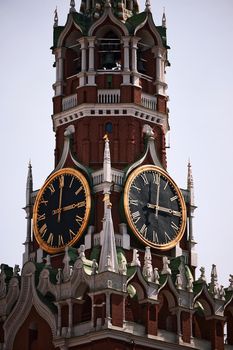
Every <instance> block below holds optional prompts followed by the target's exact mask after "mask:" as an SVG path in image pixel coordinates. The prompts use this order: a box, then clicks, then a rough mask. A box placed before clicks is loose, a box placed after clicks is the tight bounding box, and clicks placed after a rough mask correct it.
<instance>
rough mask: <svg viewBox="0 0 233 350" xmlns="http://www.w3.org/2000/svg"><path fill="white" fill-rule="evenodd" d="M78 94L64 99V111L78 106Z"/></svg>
mask: <svg viewBox="0 0 233 350" xmlns="http://www.w3.org/2000/svg"><path fill="white" fill-rule="evenodd" d="M77 103H78V101H77V95H76V94H75V95H71V96H68V97H64V98H63V99H62V111H67V110H68V109H71V108H73V107H76V106H77Z"/></svg>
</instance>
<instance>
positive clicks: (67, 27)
mask: <svg viewBox="0 0 233 350" xmlns="http://www.w3.org/2000/svg"><path fill="white" fill-rule="evenodd" d="M72 26H74V27H75V28H76V29H77V30H78V31H80V33H82V34H83V31H82V29H81V27H79V26H78V24H77V23H76V22H75V21H74V20H73V17H72V16H69V17H68V20H67V22H66V25H65V28H64V30H63V31H62V33H61V35H60V37H59V39H58V42H57V47H61V46H62V45H63V42H64V40H65V38H66V36H67V34H68V33H69V31H70V29H71V28H72Z"/></svg>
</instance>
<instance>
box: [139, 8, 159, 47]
mask: <svg viewBox="0 0 233 350" xmlns="http://www.w3.org/2000/svg"><path fill="white" fill-rule="evenodd" d="M146 23H148V25H149V28H150V30H151V31H152V33H153V34H154V36H155V38H156V40H157V43H158V46H160V47H163V43H162V39H161V37H160V35H159V33H158V31H157V28H156V25H155V24H154V21H153V17H152V14H151V13H150V12H148V14H147V16H146V18H145V20H144V21H143V22H142V23H140V24H139V25H138V26H137V27H136V28H135V30H134V35H136V34H137V32H138V31H139V30H140V29H142V28H143V27H144V26H145V25H146Z"/></svg>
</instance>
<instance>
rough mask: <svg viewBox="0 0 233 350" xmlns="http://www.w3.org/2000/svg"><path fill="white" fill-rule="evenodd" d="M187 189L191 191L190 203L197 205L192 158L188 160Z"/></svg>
mask: <svg viewBox="0 0 233 350" xmlns="http://www.w3.org/2000/svg"><path fill="white" fill-rule="evenodd" d="M187 189H188V190H189V193H190V205H192V206H195V201H194V182H193V172H192V165H191V162H190V159H189V161H188V176H187Z"/></svg>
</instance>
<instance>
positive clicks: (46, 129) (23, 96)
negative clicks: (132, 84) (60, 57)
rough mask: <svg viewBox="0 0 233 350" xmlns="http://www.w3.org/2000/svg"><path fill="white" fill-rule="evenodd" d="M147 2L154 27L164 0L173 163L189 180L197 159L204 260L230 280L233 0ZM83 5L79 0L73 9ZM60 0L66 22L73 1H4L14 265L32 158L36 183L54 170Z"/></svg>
mask: <svg viewBox="0 0 233 350" xmlns="http://www.w3.org/2000/svg"><path fill="white" fill-rule="evenodd" d="M151 2H152V3H153V4H152V12H153V15H154V20H155V23H156V24H157V25H160V24H161V18H162V13H163V7H165V8H166V15H167V27H168V29H167V35H168V44H169V45H170V46H171V50H170V52H169V60H170V62H171V67H170V68H169V69H168V70H167V83H168V95H169V96H170V102H169V109H170V126H171V131H170V145H171V147H170V149H169V150H168V170H169V173H170V175H171V176H172V177H173V178H174V179H175V181H176V182H177V184H178V185H179V186H180V187H185V186H186V176H187V162H188V158H189V157H190V158H191V162H192V165H193V175H194V183H195V199H196V205H197V206H198V209H197V210H196V213H195V222H194V233H195V239H196V241H197V243H198V244H197V252H198V261H199V267H201V266H205V267H206V274H207V277H208V279H209V277H210V268H211V265H212V263H215V264H216V265H217V271H218V274H219V282H220V283H222V284H224V285H225V286H228V285H229V282H228V276H229V274H230V273H231V274H233V254H232V247H233V204H232V202H233V185H232V180H233V164H232V162H233V151H232V143H233V136H232V127H233V121H232V119H233V112H232V109H233V88H232V85H233V66H232V62H233V45H232V36H233V21H232V18H233V1H232V0H205V1H203V0H156V1H151ZM79 5H80V1H76V7H77V9H79ZM56 6H57V7H58V14H59V24H61V25H63V24H64V23H65V21H66V16H67V13H68V10H69V0H47V1H42V2H41V1H30V0H21V1H19V0H11V1H9V0H0V30H1V59H0V60H1V65H0V79H1V80H0V81H1V94H0V113H1V137H0V150H1V163H2V166H1V172H0V183H1V197H0V198H1V200H0V220H1V221H0V222H1V226H0V262H2V263H3V262H4V263H7V264H9V265H11V266H14V264H15V263H17V264H20V265H21V264H22V252H23V248H24V247H23V245H22V243H23V242H24V241H25V237H26V221H25V219H24V217H25V213H24V211H23V210H21V208H22V207H24V205H25V183H26V176H27V165H28V161H29V159H31V161H32V166H33V176H34V189H38V188H40V187H41V186H42V184H43V182H44V180H45V179H46V177H47V175H48V174H49V173H50V172H51V170H53V164H54V161H53V159H54V158H53V152H54V133H53V131H52V122H51V114H52V96H53V90H52V84H53V83H54V80H55V70H54V68H53V67H52V64H53V61H54V59H53V56H52V54H51V51H50V47H51V46H52V34H53V29H52V26H53V12H54V9H55V7H56ZM140 10H141V11H142V10H144V1H140ZM197 276H199V271H197Z"/></svg>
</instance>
